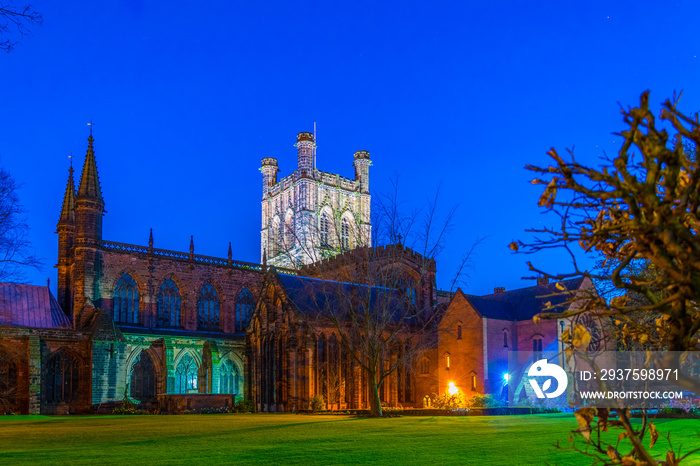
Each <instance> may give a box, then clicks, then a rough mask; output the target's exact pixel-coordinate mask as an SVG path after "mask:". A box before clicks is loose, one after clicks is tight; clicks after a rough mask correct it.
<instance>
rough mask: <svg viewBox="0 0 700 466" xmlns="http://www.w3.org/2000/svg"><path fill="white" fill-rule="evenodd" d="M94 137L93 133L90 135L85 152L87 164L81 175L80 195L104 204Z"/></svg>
mask: <svg viewBox="0 0 700 466" xmlns="http://www.w3.org/2000/svg"><path fill="white" fill-rule="evenodd" d="M93 141H94V139H93V137H92V134H91V135H90V136H89V137H88V148H87V153H86V154H85V165H83V173H82V174H81V175H80V187H79V188H78V197H79V198H82V199H89V200H91V201H98V202H100V203H101V204H103V205H104V200H103V199H102V189H101V188H100V178H99V176H98V174H97V162H95V150H94V148H93V146H92V143H93Z"/></svg>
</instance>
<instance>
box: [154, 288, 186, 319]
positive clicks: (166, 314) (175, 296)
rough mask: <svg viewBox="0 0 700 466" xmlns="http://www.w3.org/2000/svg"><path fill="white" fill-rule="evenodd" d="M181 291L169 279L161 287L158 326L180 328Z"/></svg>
mask: <svg viewBox="0 0 700 466" xmlns="http://www.w3.org/2000/svg"><path fill="white" fill-rule="evenodd" d="M180 306H181V302H180V290H178V288H177V285H176V284H175V282H174V281H172V280H171V279H167V280H165V281H164V282H163V284H162V285H161V286H160V292H159V293H158V326H159V327H179V326H180Z"/></svg>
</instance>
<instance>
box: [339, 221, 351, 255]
mask: <svg viewBox="0 0 700 466" xmlns="http://www.w3.org/2000/svg"><path fill="white" fill-rule="evenodd" d="M340 246H341V247H342V248H343V249H344V250H347V249H350V224H349V223H348V219H346V218H344V219H343V221H342V222H341V225H340Z"/></svg>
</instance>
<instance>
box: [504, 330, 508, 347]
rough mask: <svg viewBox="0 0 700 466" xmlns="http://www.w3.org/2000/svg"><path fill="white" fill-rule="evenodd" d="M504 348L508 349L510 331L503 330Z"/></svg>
mask: <svg viewBox="0 0 700 466" xmlns="http://www.w3.org/2000/svg"><path fill="white" fill-rule="evenodd" d="M503 347H504V348H508V331H507V330H503Z"/></svg>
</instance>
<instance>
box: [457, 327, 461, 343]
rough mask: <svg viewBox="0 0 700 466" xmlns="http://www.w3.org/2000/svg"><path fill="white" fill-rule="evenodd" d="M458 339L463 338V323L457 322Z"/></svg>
mask: <svg viewBox="0 0 700 466" xmlns="http://www.w3.org/2000/svg"><path fill="white" fill-rule="evenodd" d="M457 339H458V340H461V339H462V324H457Z"/></svg>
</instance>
